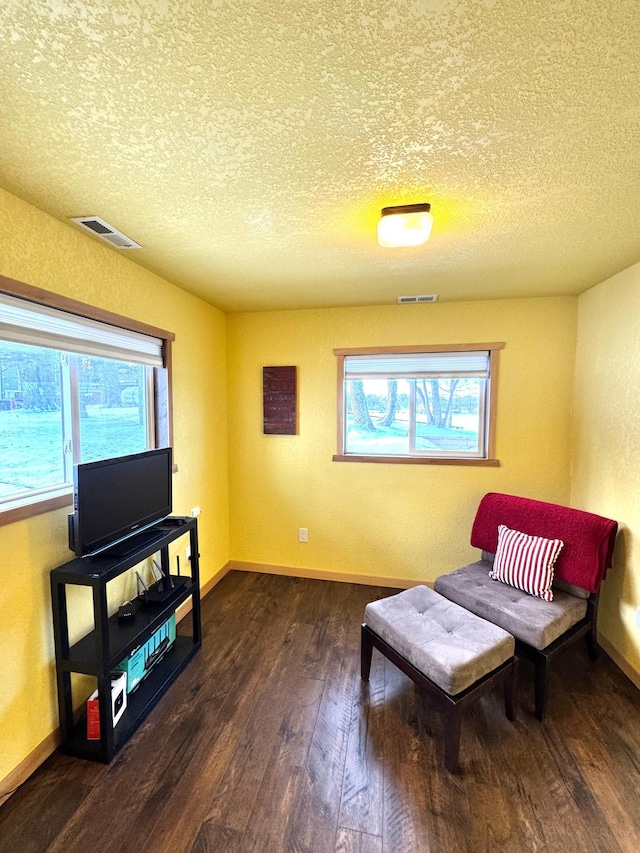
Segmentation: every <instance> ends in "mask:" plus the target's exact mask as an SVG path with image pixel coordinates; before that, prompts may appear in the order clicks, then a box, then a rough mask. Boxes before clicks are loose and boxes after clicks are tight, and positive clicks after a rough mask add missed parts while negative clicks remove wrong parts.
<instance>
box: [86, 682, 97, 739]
mask: <svg viewBox="0 0 640 853" xmlns="http://www.w3.org/2000/svg"><path fill="white" fill-rule="evenodd" d="M87 740H100V707H99V706H98V691H97V690H94V691H93V693H92V694H91V696H89V698H88V699H87Z"/></svg>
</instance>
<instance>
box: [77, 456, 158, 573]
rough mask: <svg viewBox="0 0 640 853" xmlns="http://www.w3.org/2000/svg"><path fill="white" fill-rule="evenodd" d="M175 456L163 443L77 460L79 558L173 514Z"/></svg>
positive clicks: (117, 541)
mask: <svg viewBox="0 0 640 853" xmlns="http://www.w3.org/2000/svg"><path fill="white" fill-rule="evenodd" d="M172 461H173V455H172V452H171V448H170V447H163V448H160V449H158V450H146V451H144V452H143V453H132V454H130V455H128V456H117V457H116V458H114V459H100V460H98V461H97V462H84V463H80V464H79V465H74V469H73V509H74V512H73V515H70V516H69V548H70V549H71V550H72V551H73V552H74V553H75V554H76V555H77V556H78V557H85V556H87V555H90V554H96V553H98V552H99V551H104V550H105V549H107V548H114V546H119V545H120V543H124V542H126V540H127V539H129V538H130V537H132V536H135V535H136V534H138V533H140V531H142V530H145V529H147V528H149V527H151V526H152V525H153V524H156V523H157V522H158V521H161V520H162V519H163V518H166V517H167V516H168V515H171V503H172V490H171V467H172ZM113 553H124V552H119V551H117V549H115V548H114V551H113Z"/></svg>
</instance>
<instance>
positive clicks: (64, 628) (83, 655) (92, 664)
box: [51, 518, 201, 763]
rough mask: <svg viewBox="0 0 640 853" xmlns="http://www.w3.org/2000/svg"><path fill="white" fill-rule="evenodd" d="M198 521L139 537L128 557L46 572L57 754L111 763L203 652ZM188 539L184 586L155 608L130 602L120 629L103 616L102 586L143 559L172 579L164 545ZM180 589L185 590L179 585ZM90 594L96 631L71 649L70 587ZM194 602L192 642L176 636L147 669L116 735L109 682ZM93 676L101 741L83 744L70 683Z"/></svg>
mask: <svg viewBox="0 0 640 853" xmlns="http://www.w3.org/2000/svg"><path fill="white" fill-rule="evenodd" d="M197 530H198V528H197V519H195V518H169V519H165V520H164V521H163V522H160V523H159V524H157V525H155V527H153V528H150V529H149V530H147V531H144V534H145V535H144V537H143V538H140V539H137V538H134V539H132V540H129V542H128V543H127V544H126V546H125V548H124V549H122V546H120V549H121V550H126V552H127V553H125V554H122V553H120V554H114V553H110V552H108V551H106V552H103V553H101V554H99V555H96V556H94V557H84V558H82V559H80V558H78V559H74V560H70V561H69V562H68V563H65V564H64V565H62V566H59V567H58V568H57V569H54V570H53V571H52V572H51V599H52V609H53V626H54V641H55V649H56V676H57V683H58V707H59V711H60V733H61V749H62V750H63V751H64V752H67V753H68V754H70V755H75V756H77V757H79V758H88V759H92V760H94V761H102V762H104V763H108V762H109V761H111V759H112V758H113V756H114V755H115V753H116V752H117V751H118V750H119V749H120V748H121V747H122V746H123V745H124V743H125V742H126V741H127V740H128V738H129V737H130V736H131V734H133V732H134V731H135V729H136V728H137V727H138V726H139V725H140V723H141V722H142V720H144V718H145V716H146V715H147V714H148V713H149V711H150V710H151V709H152V708H153V707H154V705H155V704H156V703H157V702H158V700H159V699H160V697H161V696H162V694H163V693H164V692H165V690H166V689H167V688H168V687H169V685H170V684H171V683H172V682H173V681H174V680H175V679H176V678H177V677H178V675H179V674H180V673H181V672H182V670H183V669H184V668H185V666H186V665H187V664H188V662H189V661H190V660H191V658H192V657H193V656H194V655H195V654H196V652H197V651H198V649H199V648H200V644H201V620H200V582H199V553H198V532H197ZM184 535H188V536H189V542H190V548H191V575H190V576H186V577H185V576H184V575H181V576H178V575H172V576H171V577H173V579H174V583H175V582H176V581H180V582H181V584H182V585H181V586H180V587H179V588H177V589H176V590H175V593H174V594H171V595H169V596H168V597H167V598H166V599H165V600H163V601H162V602H159V603H154V604H150V603H147V602H143V601H142V600H140V599H134V603H135V605H136V614H135V617H134V618H133V619H131V620H127V621H122V622H119V621H118V618H117V613H116V614H113V615H112V616H108V613H107V584H108V583H109V581H112V580H114V579H115V578H117V577H118V576H120V575H121V574H123V573H124V572H125V571H127V570H129V569H131V568H133V567H134V566H136V565H138V564H139V563H141V562H142V561H143V560H145V559H146V558H147V557H150V556H151V555H153V554H155V553H156V552H158V551H159V552H160V557H161V564H162V569H163V571H164V572H165V574H168V571H169V545H170V544H171V543H172V542H173V541H175V540H176V539H178V538H179V537H181V536H184ZM183 581H184V583H182V582H183ZM74 585H80V586H85V587H86V586H88V587H91V591H92V597H93V614H94V627H93V629H92V630H90V631H89V632H88V633H87V634H86V635H85V636H84V637H82V638H81V639H80V640H78V641H77V642H74V643H73V644H71V643H70V641H69V624H68V612H67V587H68V586H74ZM188 600H191V604H192V607H191V624H192V632H191V635H184V634H179V635H177V636H176V639H175V641H174V642H173V643H172V644H171V646H170V647H169V649H168V650H167V651H166V652H165V654H164V655H163V657H162V658H161V659H160V660H159V661H158V662H157V663H156V664H155V665H154V666H153V667H152V668H151V669H150V671H149V672H148V673H147V675H145V677H144V678H143V679H142V681H141V682H140V683H139V684H138V685H137V687H136V688H135V690H134V691H133V692H132V693H129V694H127V708H126V709H125V711H124V713H123V714H122V717H121V718H120V720H119V721H118V723H117V725H116V726H115V727H114V726H113V722H112V718H111V696H110V692H111V691H110V678H111V673H112V671H113V670H114V669H115V668H116V666H117V665H118V664H119V663H120V662H121V661H123V660H125V659H126V658H127V657H128V656H129V655H130V654H132V653H133V652H135V651H136V650H137V649H138V648H139V647H140V646H142V645H143V644H144V643H146V642H147V640H148V639H150V637H151V636H152V635H153V634H154V633H155V632H156V631H157V629H158V628H160V627H161V626H162V625H163V624H164V623H165V622H166V621H167V619H169V618H170V617H171V615H172V614H173V613H175V611H176V608H178V607H179V606H180V605H181V604H183V603H184V602H186V601H188ZM73 673H80V674H83V675H90V676H93V677H94V678H95V679H96V681H97V686H98V694H99V698H98V701H99V707H100V722H101V725H100V733H101V737H100V740H95V741H94V740H88V739H87V737H86V715H82V717H81V719H80V720H79V721H78V722H76V719H75V718H74V710H75V707H74V706H75V705H76V704H77V703H74V700H73V696H72V683H71V675H72V674H73Z"/></svg>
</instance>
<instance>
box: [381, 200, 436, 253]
mask: <svg viewBox="0 0 640 853" xmlns="http://www.w3.org/2000/svg"><path fill="white" fill-rule="evenodd" d="M430 210H431V205H430V204H428V203H427V202H425V203H424V204H400V205H396V206H395V207H383V208H382V210H381V211H380V213H381V214H382V215H381V217H380V219H379V220H378V243H380V245H381V246H384V247H385V248H396V247H397V246H421V245H422V244H423V243H426V242H427V240H428V239H429V235H430V234H431V228H432V227H433V216H432V214H431V213H430V212H429V211H430Z"/></svg>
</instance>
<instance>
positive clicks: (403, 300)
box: [398, 293, 438, 305]
mask: <svg viewBox="0 0 640 853" xmlns="http://www.w3.org/2000/svg"><path fill="white" fill-rule="evenodd" d="M437 301H438V294H437V293H430V294H427V295H425V296H398V305H407V304H408V303H409V302H437Z"/></svg>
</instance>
